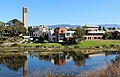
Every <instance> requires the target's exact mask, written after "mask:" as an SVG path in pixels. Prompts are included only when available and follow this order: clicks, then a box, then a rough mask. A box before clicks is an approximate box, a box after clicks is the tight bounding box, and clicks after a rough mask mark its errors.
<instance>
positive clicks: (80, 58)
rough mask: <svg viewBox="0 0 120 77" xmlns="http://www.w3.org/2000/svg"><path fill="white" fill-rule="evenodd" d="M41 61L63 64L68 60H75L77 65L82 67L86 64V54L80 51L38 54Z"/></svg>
mask: <svg viewBox="0 0 120 77" xmlns="http://www.w3.org/2000/svg"><path fill="white" fill-rule="evenodd" d="M37 57H39V59H40V60H41V61H50V62H51V63H54V64H55V65H59V66H63V65H65V64H66V63H67V62H68V61H74V63H75V65H76V66H78V67H80V66H81V65H84V64H85V56H84V55H81V54H78V53H71V52H69V53H64V52H60V53H56V54H47V55H43V54H41V55H37Z"/></svg>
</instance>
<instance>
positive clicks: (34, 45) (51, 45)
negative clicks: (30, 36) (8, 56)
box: [18, 43, 62, 47]
mask: <svg viewBox="0 0 120 77" xmlns="http://www.w3.org/2000/svg"><path fill="white" fill-rule="evenodd" d="M18 46H20V47H36V46H38V47H41V46H46V47H53V46H54V47H61V46H62V45H61V44H58V43H38V44H19V45H18Z"/></svg>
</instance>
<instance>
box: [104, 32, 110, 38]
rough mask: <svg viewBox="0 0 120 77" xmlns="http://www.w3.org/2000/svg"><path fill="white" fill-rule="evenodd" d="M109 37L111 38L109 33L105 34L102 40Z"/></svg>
mask: <svg viewBox="0 0 120 77" xmlns="http://www.w3.org/2000/svg"><path fill="white" fill-rule="evenodd" d="M110 37H111V35H110V34H109V33H105V34H104V35H103V37H102V38H103V39H110Z"/></svg>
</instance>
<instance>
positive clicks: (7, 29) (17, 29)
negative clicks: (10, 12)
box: [0, 19, 26, 37]
mask: <svg viewBox="0 0 120 77" xmlns="http://www.w3.org/2000/svg"><path fill="white" fill-rule="evenodd" d="M20 34H23V35H25V34H26V28H25V27H24V24H23V23H22V22H21V21H20V20H18V19H12V20H10V21H8V22H7V23H4V22H1V21H0V36H8V37H13V36H19V35H20Z"/></svg>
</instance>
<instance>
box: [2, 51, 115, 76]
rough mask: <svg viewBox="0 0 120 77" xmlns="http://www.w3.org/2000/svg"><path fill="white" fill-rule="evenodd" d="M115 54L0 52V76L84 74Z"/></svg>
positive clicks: (108, 60) (104, 63)
mask: <svg viewBox="0 0 120 77" xmlns="http://www.w3.org/2000/svg"><path fill="white" fill-rule="evenodd" d="M116 56H117V55H116V54H109V55H105V54H104V53H100V54H92V55H89V56H87V57H86V56H84V55H80V54H77V53H73V52H71V53H51V54H50V53H49V54H47V53H38V52H36V53H33V52H29V53H27V54H19V53H15V54H13V53H12V54H11V53H9V54H8V53H2V54H0V77H24V76H34V75H36V74H37V75H41V76H45V75H46V73H51V72H52V73H54V74H56V73H57V74H66V75H71V74H84V72H86V71H96V70H99V69H101V68H104V67H105V66H106V65H107V63H110V62H111V61H112V60H114V59H115V58H116Z"/></svg>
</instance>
